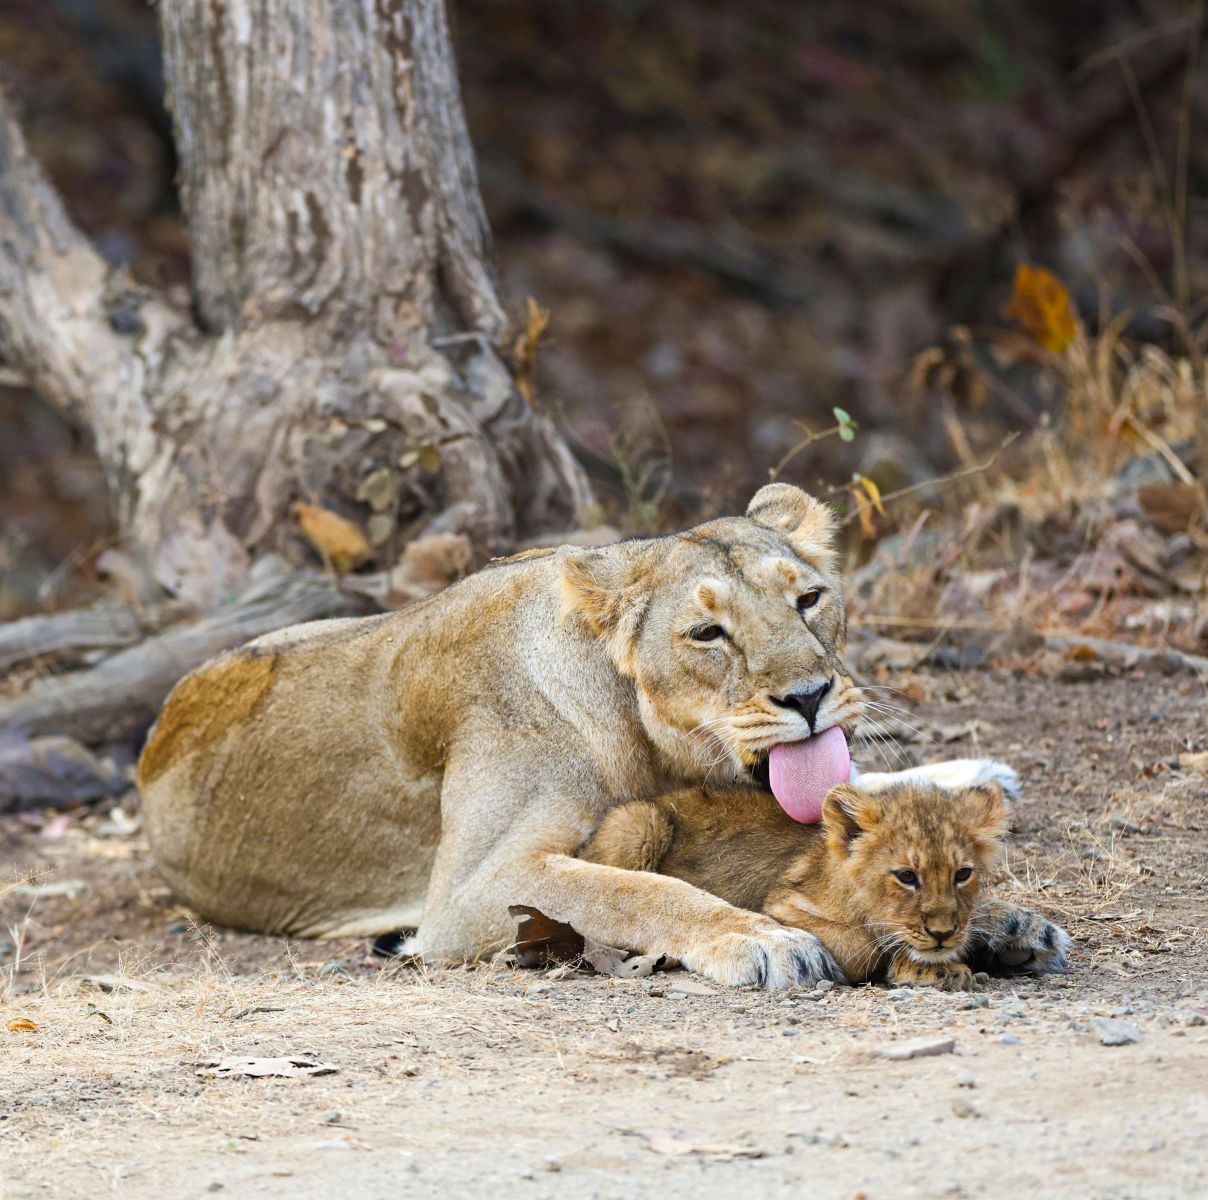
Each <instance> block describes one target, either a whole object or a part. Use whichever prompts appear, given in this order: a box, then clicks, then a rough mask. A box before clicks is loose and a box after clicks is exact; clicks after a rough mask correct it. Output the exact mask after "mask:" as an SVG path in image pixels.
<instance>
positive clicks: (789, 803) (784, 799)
mask: <svg viewBox="0 0 1208 1200" xmlns="http://www.w3.org/2000/svg"><path fill="white" fill-rule="evenodd" d="M768 774H769V776H770V778H771V784H772V795H773V796H775V797H776V799H777V800H779V801H780V807H781V808H783V809H784V811H785V812H786V813H788V814H789V816H790V817H792V818H793V820H794V821H801V822H803V823H804V824H806V825H810V824H813V822H815V821H817V820H818V818H819V817H821V816H822V801H823V800H825V799H826V793H827V792H829V791H830V790H831V788H833V787H835V786H836V785H837V784H840V783H847V782H848V780H849V779H850V778H851V757H850V756H849V754H848V752H847V738H845V737H844V736H843V730H842V729H840V728H839V727H838V726H837V725H832V726H831V728H830V729H828V730H827V731H826V732H825V733H819V734H817V735H815V736H814V737H811V738H806V739H805V741H804V742H784V743H782V744H781V745H779V746H773V747H772V753H771V755H770V756H769V757H768Z"/></svg>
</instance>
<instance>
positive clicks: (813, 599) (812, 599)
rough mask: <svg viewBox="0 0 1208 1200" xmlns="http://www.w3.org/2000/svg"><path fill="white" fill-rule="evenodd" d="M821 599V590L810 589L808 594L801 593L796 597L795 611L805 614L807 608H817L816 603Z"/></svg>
mask: <svg viewBox="0 0 1208 1200" xmlns="http://www.w3.org/2000/svg"><path fill="white" fill-rule="evenodd" d="M821 599H822V589H821V588H811V589H810V590H809V591H808V592H802V593H801V595H800V596H798V597H797V611H798V612H805V610H806V609H807V608H817V606H818V601H819V600H821Z"/></svg>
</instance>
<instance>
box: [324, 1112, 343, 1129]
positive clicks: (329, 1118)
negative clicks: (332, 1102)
mask: <svg viewBox="0 0 1208 1200" xmlns="http://www.w3.org/2000/svg"><path fill="white" fill-rule="evenodd" d="M342 1116H343V1114H342V1113H341V1112H340V1110H339V1109H338V1108H332V1109H329V1110H328V1111H327V1112H325V1113H320V1114H319V1124H320V1125H338V1124H339V1123H340V1120H341V1118H342Z"/></svg>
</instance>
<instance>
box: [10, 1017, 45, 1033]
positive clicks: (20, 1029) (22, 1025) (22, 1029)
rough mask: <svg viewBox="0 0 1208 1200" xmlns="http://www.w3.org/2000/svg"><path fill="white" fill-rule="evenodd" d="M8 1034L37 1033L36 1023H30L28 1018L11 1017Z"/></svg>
mask: <svg viewBox="0 0 1208 1200" xmlns="http://www.w3.org/2000/svg"><path fill="white" fill-rule="evenodd" d="M8 1031H9V1033H37V1032H38V1022H37V1021H31V1020H30V1019H29V1018H28V1017H13V1019H12V1020H11V1021H9V1023H8Z"/></svg>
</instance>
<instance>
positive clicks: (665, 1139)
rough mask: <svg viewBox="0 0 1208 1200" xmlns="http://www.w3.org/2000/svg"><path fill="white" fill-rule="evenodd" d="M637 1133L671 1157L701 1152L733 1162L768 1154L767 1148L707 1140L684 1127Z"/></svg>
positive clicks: (715, 1158)
mask: <svg viewBox="0 0 1208 1200" xmlns="http://www.w3.org/2000/svg"><path fill="white" fill-rule="evenodd" d="M636 1133H637V1135H638V1136H639V1137H643V1138H645V1139H646V1144H647V1145H648V1146H649V1147H650V1149H651V1150H653V1151H654V1152H655V1154H663V1155H666V1156H667V1157H669V1158H684V1157H686V1156H687V1155H689V1154H700V1155H703V1156H705V1157H708V1158H712V1159H714V1160H716V1161H718V1162H731V1161H733V1160H734V1159H736V1158H764V1157H766V1156H767V1151H766V1150H759V1149H756V1148H754V1147H751V1146H735V1145H727V1144H726V1143H722V1142H709V1141H705V1140H704V1139H703V1138H702V1137H701V1136H700V1135H699V1134H695V1133H688V1132H687V1131H685V1130H683V1129H639V1130H636Z"/></svg>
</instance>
